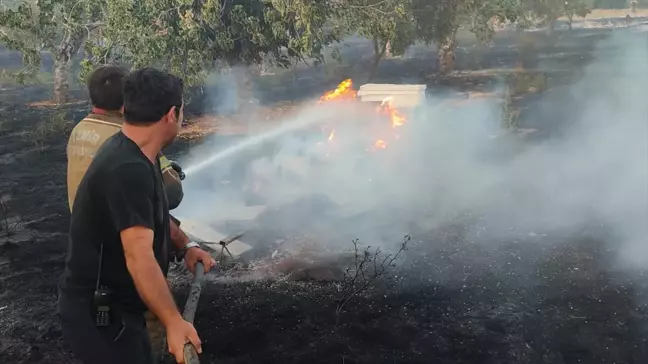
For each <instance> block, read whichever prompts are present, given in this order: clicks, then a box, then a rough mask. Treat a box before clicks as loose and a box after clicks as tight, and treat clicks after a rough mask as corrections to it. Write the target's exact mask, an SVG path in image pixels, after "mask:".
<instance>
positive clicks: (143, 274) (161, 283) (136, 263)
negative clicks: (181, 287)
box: [126, 254, 182, 326]
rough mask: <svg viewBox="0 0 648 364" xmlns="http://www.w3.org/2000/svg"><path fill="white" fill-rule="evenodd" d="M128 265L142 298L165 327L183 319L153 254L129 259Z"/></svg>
mask: <svg viewBox="0 0 648 364" xmlns="http://www.w3.org/2000/svg"><path fill="white" fill-rule="evenodd" d="M126 265H127V267H128V271H129V273H130V275H131V277H133V282H135V287H136V288H137V292H138V293H139V295H140V297H141V298H142V300H143V301H144V303H145V304H146V306H147V307H148V308H149V309H150V310H151V311H153V313H154V314H155V315H156V316H157V317H158V318H159V319H160V321H161V322H162V324H163V325H164V326H168V325H169V324H170V323H171V322H173V321H175V320H178V319H182V316H180V312H179V311H178V307H177V306H176V304H175V301H174V300H173V296H172V295H171V291H170V290H169V285H168V284H167V281H166V279H165V278H164V275H163V274H162V270H161V269H160V266H159V265H158V263H157V261H156V260H155V257H154V256H153V254H151V255H150V256H145V257H138V258H135V259H131V260H128V259H127V260H126Z"/></svg>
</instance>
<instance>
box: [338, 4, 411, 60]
mask: <svg viewBox="0 0 648 364" xmlns="http://www.w3.org/2000/svg"><path fill="white" fill-rule="evenodd" d="M411 11H412V9H411V6H410V2H409V1H407V0H347V1H346V2H344V4H342V5H340V6H339V7H338V8H337V11H336V17H337V18H336V19H335V20H336V21H337V23H338V26H339V27H340V28H341V29H343V31H344V32H345V34H354V33H355V34H358V35H360V36H363V37H365V38H369V39H372V40H373V42H374V56H376V57H378V58H380V57H382V55H383V54H384V53H385V51H386V50H387V49H386V47H387V44H389V46H390V51H391V52H392V53H393V54H394V55H400V54H403V53H405V50H406V49H407V48H408V47H409V46H410V45H412V44H413V43H414V41H415V40H416V38H417V34H416V28H415V27H414V24H413V22H412V20H413V15H412V12H411Z"/></svg>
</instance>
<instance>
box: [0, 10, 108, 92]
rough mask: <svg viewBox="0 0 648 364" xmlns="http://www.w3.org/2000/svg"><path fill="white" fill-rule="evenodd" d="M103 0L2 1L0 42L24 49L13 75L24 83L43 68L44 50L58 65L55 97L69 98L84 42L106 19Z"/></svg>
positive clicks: (12, 48)
mask: <svg viewBox="0 0 648 364" xmlns="http://www.w3.org/2000/svg"><path fill="white" fill-rule="evenodd" d="M102 5H103V3H102V0H38V1H35V2H34V1H31V2H27V1H22V2H16V3H12V4H2V7H1V8H0V43H2V44H4V45H5V46H6V47H7V48H9V49H11V50H16V51H19V52H20V53H22V58H23V68H22V69H20V70H19V71H17V72H15V73H14V74H13V75H14V76H15V77H16V79H17V81H18V82H20V83H24V82H27V81H29V80H32V79H33V78H34V77H35V76H36V75H37V74H38V73H39V72H40V69H41V62H42V59H43V57H42V55H43V53H44V52H47V53H49V54H51V56H52V59H53V62H54V66H53V74H54V99H55V101H56V102H57V103H64V102H66V101H67V99H68V90H69V79H70V74H69V73H70V67H71V65H72V61H73V59H74V57H75V56H76V55H77V53H78V52H79V49H80V48H81V46H82V44H83V42H84V41H85V40H86V39H87V38H88V37H89V36H91V34H93V33H94V32H95V31H96V30H97V29H98V28H100V27H101V26H102V25H103V23H102V16H103V15H102Z"/></svg>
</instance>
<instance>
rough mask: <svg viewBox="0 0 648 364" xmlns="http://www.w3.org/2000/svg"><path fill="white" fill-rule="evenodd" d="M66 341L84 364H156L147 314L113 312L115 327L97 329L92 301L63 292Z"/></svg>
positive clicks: (60, 306) (61, 308)
mask: <svg viewBox="0 0 648 364" xmlns="http://www.w3.org/2000/svg"><path fill="white" fill-rule="evenodd" d="M58 312H59V318H60V319H61V326H62V328H63V338H64V339H65V341H66V342H67V343H68V344H69V345H70V346H71V347H72V351H73V352H74V355H75V356H76V357H77V359H79V360H81V361H82V362H83V363H84V364H153V358H152V355H151V344H150V342H149V337H148V333H147V331H146V320H145V319H144V315H143V314H131V313H125V312H119V311H116V310H112V312H111V318H112V320H111V324H110V325H109V326H106V327H97V326H96V325H95V320H94V313H93V305H92V299H91V297H78V296H74V295H70V294H65V293H63V292H61V291H59V299H58Z"/></svg>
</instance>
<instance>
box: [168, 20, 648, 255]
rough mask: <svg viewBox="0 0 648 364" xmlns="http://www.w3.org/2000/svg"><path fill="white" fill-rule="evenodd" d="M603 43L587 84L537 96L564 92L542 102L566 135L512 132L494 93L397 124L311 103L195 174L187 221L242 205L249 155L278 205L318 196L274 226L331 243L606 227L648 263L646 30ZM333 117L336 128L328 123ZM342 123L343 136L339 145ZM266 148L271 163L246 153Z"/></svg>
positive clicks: (196, 157)
mask: <svg viewBox="0 0 648 364" xmlns="http://www.w3.org/2000/svg"><path fill="white" fill-rule="evenodd" d="M598 49H599V51H598V52H597V53H596V59H595V61H594V62H593V63H592V64H591V65H589V66H588V67H587V69H586V70H585V73H584V77H583V78H582V79H581V80H580V81H578V82H577V83H576V84H574V85H573V86H570V87H568V88H562V89H556V90H549V91H547V92H546V95H545V97H543V98H542V99H540V100H539V101H538V102H539V103H543V100H551V99H553V100H556V99H558V100H559V102H557V103H555V104H544V105H542V107H551V108H560V109H561V110H562V112H560V113H559V115H561V120H547V123H550V124H551V125H557V124H558V125H563V126H564V127H563V128H561V134H560V135H558V136H554V137H552V138H549V139H546V140H543V141H542V142H539V143H538V142H536V143H520V142H519V141H517V140H516V139H515V137H513V136H510V135H506V134H504V133H503V130H502V128H501V122H500V120H501V113H500V110H501V107H500V104H499V103H498V102H497V101H494V100H487V99H486V100H483V101H474V102H471V103H468V104H466V105H465V106H457V107H455V108H454V110H448V109H447V105H446V104H443V103H441V102H440V101H441V100H438V99H428V100H427V102H426V103H425V105H423V106H421V107H420V108H418V109H417V110H415V111H414V112H413V113H412V114H411V115H409V119H408V123H407V124H406V125H405V126H403V127H401V128H398V130H391V129H390V127H389V126H388V125H387V124H386V123H388V121H387V120H386V119H384V118H382V119H381V117H380V116H378V115H377V114H375V113H373V111H372V110H373V109H371V108H370V110H369V111H368V110H367V107H366V106H364V105H359V106H357V107H353V106H351V105H350V104H344V105H338V104H336V103H329V104H325V105H316V103H315V101H313V102H311V103H310V104H305V105H304V106H303V108H302V109H301V110H300V111H299V112H297V113H295V114H294V116H293V117H291V118H287V119H286V120H284V124H286V125H292V127H283V128H284V129H285V130H288V131H287V132H286V133H278V132H275V134H276V135H274V136H273V137H272V138H263V137H259V136H251V137H250V138H256V139H254V140H258V141H259V143H256V142H249V144H250V147H249V148H247V147H246V148H242V149H243V150H242V151H240V152H237V153H232V154H231V155H230V156H228V157H226V158H222V159H220V160H218V161H217V162H215V163H213V164H212V165H210V166H209V167H207V168H204V169H203V170H201V171H200V172H195V173H192V174H190V175H189V176H188V177H187V180H186V181H185V186H186V187H185V189H186V197H185V201H184V202H183V205H182V207H181V210H182V211H181V213H180V215H182V216H187V217H192V218H197V219H200V220H203V221H213V220H216V217H217V216H218V217H219V218H222V217H226V216H227V215H228V214H229V213H230V212H231V211H235V210H238V209H240V207H241V206H243V203H244V198H243V196H242V194H241V193H240V188H231V184H235V185H236V184H238V183H240V182H242V181H243V180H245V178H240V179H239V180H233V181H232V182H231V184H230V185H229V187H228V185H224V184H223V183H222V180H224V179H228V178H229V179H233V178H230V177H231V173H230V171H231V170H232V168H234V169H236V168H242V169H243V170H244V169H245V167H244V165H242V163H243V164H245V163H246V161H247V163H251V165H249V166H250V169H251V170H252V174H253V175H254V176H255V177H249V178H247V182H249V181H250V179H253V180H258V181H259V182H260V183H261V188H260V191H261V192H262V194H263V195H264V197H265V198H266V199H267V201H266V204H267V205H268V206H271V207H272V206H281V205H285V204H286V203H290V202H292V201H295V200H298V199H299V198H306V197H308V199H309V200H310V201H311V203H310V205H308V206H307V207H306V208H301V209H299V212H298V213H292V214H287V215H285V216H283V218H281V219H278V220H273V223H272V226H270V227H271V228H281V229H283V230H290V231H299V230H311V231H317V232H318V234H321V235H325V237H326V239H325V241H326V243H327V245H329V247H331V248H333V249H347V248H349V240H348V238H349V237H358V238H360V239H361V240H362V241H365V242H366V243H368V244H372V245H381V244H384V245H388V244H389V245H390V246H393V245H394V244H395V243H397V242H398V241H399V239H400V237H402V236H403V234H406V233H414V231H417V232H423V231H426V230H429V229H432V228H434V227H436V226H441V225H443V224H447V223H449V222H452V221H454V220H455V219H457V218H459V217H462V216H464V217H465V216H467V215H468V216H471V217H472V218H474V219H475V221H472V222H470V229H469V230H468V238H471V239H475V240H480V239H483V240H488V241H490V242H492V241H496V240H497V239H502V240H505V239H509V238H511V237H514V236H516V235H518V234H527V235H528V234H529V233H536V234H543V233H555V232H566V233H570V232H575V231H580V230H581V229H583V228H584V227H585V226H587V225H588V224H592V223H593V222H597V223H599V224H603V225H604V226H605V228H606V229H610V232H611V234H612V236H613V237H614V240H613V241H611V242H610V244H612V245H613V247H614V248H617V249H619V251H620V252H621V256H622V257H623V258H624V259H623V262H624V264H627V263H628V262H632V263H633V264H634V265H635V266H639V267H646V266H647V265H648V99H647V98H646V97H647V95H648V67H646V65H647V64H648V47H647V44H646V42H645V35H641V34H631V33H630V32H625V31H624V32H616V33H615V34H614V35H613V36H611V37H610V38H609V39H607V40H605V41H602V42H601V44H600V45H599V47H598ZM556 94H558V96H557V97H556ZM251 122H255V120H251ZM260 122H264V120H262V121H260ZM324 124H326V125H327V127H328V129H326V128H325V130H326V131H321V130H320V128H319V127H320V126H321V125H324ZM295 125H299V128H298V127H296V126H295ZM303 126H307V127H304V128H302V127H303ZM330 127H334V128H335V134H336V138H335V139H334V142H331V143H329V142H327V140H326V139H327V135H328V131H330ZM381 133H383V134H381ZM384 133H387V134H384ZM395 134H398V139H396V138H395ZM379 135H387V137H388V138H391V139H389V146H388V148H386V149H384V150H379V151H373V152H368V151H367V150H366V149H367V147H368V146H370V145H371V142H372V141H373V140H375V139H376V137H377V136H379ZM219 138H221V139H223V138H222V137H218V136H216V137H214V138H212V139H210V140H208V141H207V142H206V143H205V145H203V146H201V147H200V148H199V149H197V150H196V151H195V152H194V153H192V154H191V155H190V157H189V158H188V159H187V160H186V161H184V162H183V163H184V165H185V166H187V167H190V166H191V165H192V164H193V165H195V164H196V163H199V162H200V160H201V159H204V158H205V156H209V155H213V154H215V153H218V151H219V150H223V149H226V148H227V147H226V146H225V145H224V144H223V143H217V140H219ZM267 143H274V145H273V147H272V148H269V147H267ZM264 146H265V148H264ZM255 149H256V153H258V154H259V155H263V154H264V153H265V154H266V155H267V157H265V158H258V159H253V158H249V159H245V158H242V157H241V156H242V155H245V154H247V155H249V153H255ZM261 149H263V150H261ZM270 151H271V152H270ZM250 160H252V162H250ZM300 163H301V165H299V164H300ZM245 165H247V164H245ZM295 165H296V166H295ZM295 171H296V173H294V174H293V173H292V172H295ZM242 175H243V174H242ZM313 196H326V197H327V198H330V199H331V200H332V201H333V202H335V203H336V204H338V208H332V209H331V210H330V213H329V212H328V210H326V207H327V205H326V204H325V203H323V202H322V201H321V199H319V198H314V197H313ZM325 210H326V211H325ZM266 228H267V227H266ZM414 238H419V237H417V236H414ZM420 238H423V237H420ZM429 244H434V242H433V240H432V242H431V243H429Z"/></svg>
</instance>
